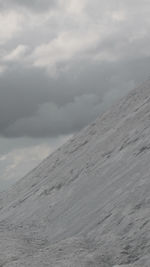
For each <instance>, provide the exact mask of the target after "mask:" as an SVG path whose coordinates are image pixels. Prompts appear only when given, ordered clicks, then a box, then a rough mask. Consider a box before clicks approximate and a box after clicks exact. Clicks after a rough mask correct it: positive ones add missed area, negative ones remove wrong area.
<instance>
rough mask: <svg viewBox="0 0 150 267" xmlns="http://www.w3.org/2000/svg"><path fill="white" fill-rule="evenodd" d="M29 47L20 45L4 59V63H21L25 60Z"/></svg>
mask: <svg viewBox="0 0 150 267" xmlns="http://www.w3.org/2000/svg"><path fill="white" fill-rule="evenodd" d="M27 50H28V47H27V46H25V45H18V46H17V47H16V48H15V49H13V50H12V51H11V52H10V53H8V54H7V55H5V56H4V57H3V60H4V61H20V60H22V59H23V58H24V56H25V54H26V52H27Z"/></svg>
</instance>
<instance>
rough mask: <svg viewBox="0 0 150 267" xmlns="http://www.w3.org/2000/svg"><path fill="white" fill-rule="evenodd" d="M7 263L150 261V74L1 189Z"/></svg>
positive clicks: (70, 265) (0, 248)
mask: <svg viewBox="0 0 150 267" xmlns="http://www.w3.org/2000/svg"><path fill="white" fill-rule="evenodd" d="M3 266H4V267H14V266H18V267H26V266H31V267H35V266H36V267H44V266H52V267H53V266H55V267H81V266H82V267H95V266H96V267H97V266H100V267H118V266H122V267H139V266H145V267H149V266H150V81H148V82H145V83H144V84H143V85H142V86H141V87H140V88H136V89H134V90H133V91H132V92H131V93H130V94H129V95H128V96H127V97H125V98H123V99H122V100H121V101H119V102H118V104H117V105H114V106H113V107H112V108H111V109H110V110H109V111H108V112H106V113H104V114H103V115H102V116H101V117H99V118H98V119H97V120H96V121H94V122H93V123H92V124H91V125H89V126H88V127H86V128H85V129H83V130H82V131H81V132H80V133H79V134H77V135H76V136H74V137H73V138H72V139H71V140H69V141H68V142H67V143H66V144H65V145H63V146H62V147H61V148H59V149H58V150H57V151H56V152H54V153H53V154H52V155H50V156H49V157H48V158H47V159H45V160H44V161H43V162H42V163H41V164H40V165H39V166H38V167H37V168H35V169H34V170H33V171H32V172H30V173H29V174H28V175H27V176H26V177H24V178H23V179H22V180H20V181H19V182H18V183H17V184H16V185H15V186H13V187H12V188H11V189H10V190H9V191H8V192H3V193H1V194H0V267H3Z"/></svg>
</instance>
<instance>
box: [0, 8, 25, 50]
mask: <svg viewBox="0 0 150 267" xmlns="http://www.w3.org/2000/svg"><path fill="white" fill-rule="evenodd" d="M21 21H22V16H21V15H20V14H19V13H17V12H15V11H9V12H1V13H0V44H1V45H2V44H5V42H6V41H8V40H10V39H11V38H12V37H14V36H15V35H16V34H17V33H18V32H19V31H20V30H21V27H20V23H21Z"/></svg>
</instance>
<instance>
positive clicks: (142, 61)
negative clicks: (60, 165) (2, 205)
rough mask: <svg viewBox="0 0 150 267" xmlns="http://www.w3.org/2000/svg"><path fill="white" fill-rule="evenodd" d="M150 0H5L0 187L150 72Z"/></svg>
mask: <svg viewBox="0 0 150 267" xmlns="http://www.w3.org/2000/svg"><path fill="white" fill-rule="evenodd" d="M149 47H150V1H149V0H142V1H141V0H130V1H129V0H105V1H104V0H103V1H102V0H93V1H90V0H5V1H4V0H0V186H1V190H2V189H3V188H5V187H6V186H8V185H10V184H11V183H13V182H14V181H16V180H17V179H19V178H21V177H22V176H23V175H24V174H25V173H26V172H27V171H29V170H30V169H31V168H32V167H34V166H35V165H36V164H38V163H39V162H40V161H41V160H42V159H43V158H44V157H46V156H47V155H48V154H49V153H51V152H52V151H53V150H54V149H55V148H56V147H58V146H59V145H60V144H62V143H63V142H64V141H65V140H67V138H68V137H69V136H71V135H72V134H73V133H75V132H77V131H79V130H80V129H81V128H82V127H84V126H85V125H87V124H88V123H90V122H91V121H92V120H93V119H95V118H96V117H97V116H98V115H99V114H100V113H101V112H103V111H104V110H106V108H108V107H109V106H110V105H111V104H112V103H113V101H115V100H116V99H118V98H120V97H121V96H123V95H125V94H127V92H128V91H129V90H131V89H132V88H134V87H135V86H136V85H137V84H139V83H141V82H142V81H143V80H145V79H147V78H148V77H149V70H150V49H149Z"/></svg>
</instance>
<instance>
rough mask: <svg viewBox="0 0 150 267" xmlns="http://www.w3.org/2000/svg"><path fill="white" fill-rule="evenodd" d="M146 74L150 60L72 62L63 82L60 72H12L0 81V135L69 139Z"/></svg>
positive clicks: (31, 69) (28, 70)
mask: <svg viewBox="0 0 150 267" xmlns="http://www.w3.org/2000/svg"><path fill="white" fill-rule="evenodd" d="M83 66H84V67H83ZM149 69H150V58H143V59H139V60H138V59H137V60H132V61H124V62H116V63H114V62H113V63H106V62H105V63H104V62H103V63H95V64H89V63H88V62H87V61H86V62H84V63H83V62H82V68H81V69H80V68H79V62H76V63H75V64H72V66H71V67H70V70H69V71H68V73H67V77H66V74H65V73H62V74H61V75H60V76H59V77H57V78H56V77H55V78H52V77H50V76H48V75H46V73H45V72H44V71H42V70H41V69H33V68H30V69H25V68H21V67H20V68H19V67H14V68H12V69H11V70H9V71H8V72H6V73H5V74H4V75H3V76H1V77H0V134H1V136H4V137H9V138H10V137H23V136H28V137H33V138H34V137H38V138H39V137H54V136H55V137H56V136H59V135H62V134H64V135H65V134H71V133H73V132H75V131H77V130H79V129H81V128H82V127H83V126H85V125H86V124H88V123H90V122H91V121H92V120H93V119H94V118H95V117H96V116H98V115H99V114H100V113H101V112H102V111H103V110H105V109H106V108H107V107H108V106H109V105H110V103H111V102H113V100H115V99H117V98H119V97H121V96H123V95H124V94H126V93H127V91H129V90H130V89H132V88H133V87H134V86H135V85H136V84H137V83H139V82H142V80H144V79H146V78H147V76H148V75H149ZM74 74H76V76H74Z"/></svg>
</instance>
